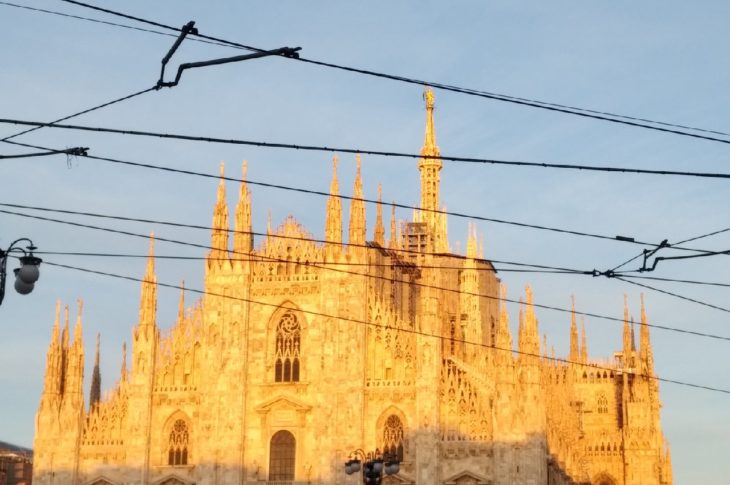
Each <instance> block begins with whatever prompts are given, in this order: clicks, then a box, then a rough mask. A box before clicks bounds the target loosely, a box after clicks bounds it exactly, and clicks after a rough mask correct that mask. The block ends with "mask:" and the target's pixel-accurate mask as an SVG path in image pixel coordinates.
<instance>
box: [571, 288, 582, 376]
mask: <svg viewBox="0 0 730 485" xmlns="http://www.w3.org/2000/svg"><path fill="white" fill-rule="evenodd" d="M570 298H571V300H572V307H571V311H570V355H569V357H568V360H570V361H571V362H578V359H579V354H580V351H579V349H578V325H577V324H576V321H575V296H574V295H571V297H570Z"/></svg>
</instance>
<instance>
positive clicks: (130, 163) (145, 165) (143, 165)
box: [7, 141, 709, 271]
mask: <svg viewBox="0 0 730 485" xmlns="http://www.w3.org/2000/svg"><path fill="white" fill-rule="evenodd" d="M7 143H12V144H15V145H19V146H24V147H27V148H35V149H38V150H51V148H47V147H43V146H38V145H31V144H27V143H19V142H13V141H8V142H7ZM85 158H90V159H93V160H99V161H104V162H109V163H117V164H121V165H128V166H134V167H139V168H146V169H154V170H161V171H165V172H171V173H179V174H182V175H191V176H198V177H202V178H208V179H216V180H221V179H222V180H226V181H229V182H239V183H241V182H246V183H247V184H251V185H257V186H261V187H267V188H273V189H280V190H288V191H292V192H299V193H304V194H312V195H319V196H323V197H329V195H330V194H329V192H325V191H321V190H313V189H305V188H301V187H292V186H288V185H281V184H274V183H269V182H262V181H256V180H250V179H246V180H244V179H241V178H236V177H230V176H225V175H224V176H221V175H220V174H215V175H213V174H208V173H204V172H196V171H192V170H183V169H177V168H172V167H166V166H161V165H154V164H149V163H142V162H133V161H129V160H120V159H116V158H108V157H99V156H94V155H86V157H85ZM338 197H340V198H341V199H343V200H350V201H351V200H354V199H355V197H352V196H347V195H338ZM357 200H362V201H363V202H367V203H371V204H378V203H380V202H379V201H377V200H374V199H366V198H363V199H357ZM385 205H390V206H392V207H397V208H399V209H409V210H410V209H416V210H421V211H424V212H432V213H436V214H444V215H449V216H453V217H459V218H464V219H472V220H476V221H484V222H493V223H495V224H506V225H512V226H516V227H524V228H530V229H537V230H544V231H550V232H556V233H561V234H569V235H574V236H583V237H591V238H596V239H604V240H608V241H620V242H626V243H631V244H638V245H642V246H653V247H658V246H659V244H656V243H649V242H642V241H637V240H635V239H634V238H626V237H620V236H606V235H601V234H592V233H587V232H581V231H573V230H569V229H562V228H557V227H550V226H542V225H537V224H529V223H524V222H518V221H509V220H505V219H496V218H491V217H485V216H479V215H472V214H465V213H461V212H453V211H446V210H440V209H422V208H420V207H416V206H414V205H409V204H403V203H398V202H391V203H386V204H385ZM9 206H10V207H19V208H33V207H31V206H20V205H13V204H10V205H9ZM36 209H37V210H43V209H42V208H36ZM672 248H673V249H677V250H683V251H694V252H699V253H706V252H709V251H705V250H703V249H695V248H686V247H681V246H672ZM639 256H640V255H639ZM639 256H636V257H635V258H633V259H636V258H638V257H639ZM633 259H632V260H633ZM632 260H630V261H632ZM630 261H627V263H628V262H630ZM624 264H626V263H624ZM614 271H615V269H614Z"/></svg>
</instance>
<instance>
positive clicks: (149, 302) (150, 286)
mask: <svg viewBox="0 0 730 485" xmlns="http://www.w3.org/2000/svg"><path fill="white" fill-rule="evenodd" d="M156 319H157V276H155V233H150V253H149V256H148V257H147V271H146V272H145V276H144V280H143V281H142V289H141V295H140V303H139V325H140V326H154V325H155V321H156Z"/></svg>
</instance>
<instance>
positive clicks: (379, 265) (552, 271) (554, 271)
mask: <svg viewBox="0 0 730 485" xmlns="http://www.w3.org/2000/svg"><path fill="white" fill-rule="evenodd" d="M273 237H276V236H275V235H274V236H273ZM34 254H36V255H44V254H45V255H50V256H81V257H98V258H130V259H144V258H148V257H149V255H147V254H127V253H99V252H85V251H35V252H34ZM155 259H170V260H182V261H231V262H248V263H263V262H267V261H268V260H267V259H262V258H260V257H257V256H255V255H253V256H251V257H248V258H238V257H231V258H215V257H212V256H176V255H162V254H155ZM489 261H490V262H492V263H497V264H507V265H520V266H522V265H525V263H515V262H512V261H494V260H491V259H490V260H489ZM308 264H312V265H315V264H316V265H318V266H348V267H353V266H365V267H368V268H392V267H393V264H392V263H372V262H369V263H357V262H353V261H325V260H321V261H309V262H308ZM527 266H537V265H531V264H530V265H527ZM418 268H419V269H441V270H457V271H463V270H464V266H463V265H462V266H445V265H424V264H419V265H418ZM469 271H477V272H481V271H486V272H488V273H546V274H567V275H575V274H576V273H580V274H583V273H584V272H583V271H580V270H568V269H547V270H545V269H515V268H503V267H500V268H497V267H493V268H488V267H487V268H485V267H481V266H479V267H476V268H469ZM621 277H622V278H632V279H644V280H655V281H665V282H671V283H687V284H692V285H703V286H719V287H724V288H730V283H718V282H711V281H697V280H683V279H676V278H659V277H655V276H635V275H629V274H625V273H623V274H621Z"/></svg>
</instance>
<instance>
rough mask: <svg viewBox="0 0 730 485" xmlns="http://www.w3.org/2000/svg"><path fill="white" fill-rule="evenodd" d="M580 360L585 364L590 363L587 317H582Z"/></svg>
mask: <svg viewBox="0 0 730 485" xmlns="http://www.w3.org/2000/svg"><path fill="white" fill-rule="evenodd" d="M580 361H581V362H582V363H584V364H587V363H588V344H587V343H586V321H585V318H583V317H581V319H580Z"/></svg>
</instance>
